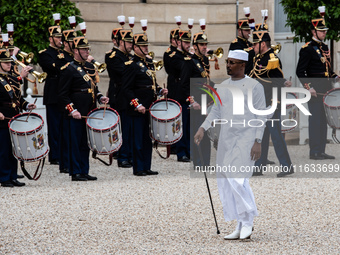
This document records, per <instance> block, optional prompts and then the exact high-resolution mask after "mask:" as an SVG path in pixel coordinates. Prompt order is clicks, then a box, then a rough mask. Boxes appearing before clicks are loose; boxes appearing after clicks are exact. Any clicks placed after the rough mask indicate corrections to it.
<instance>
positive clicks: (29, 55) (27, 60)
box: [18, 50, 34, 64]
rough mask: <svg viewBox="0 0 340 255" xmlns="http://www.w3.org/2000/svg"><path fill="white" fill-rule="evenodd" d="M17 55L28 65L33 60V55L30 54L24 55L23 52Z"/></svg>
mask: <svg viewBox="0 0 340 255" xmlns="http://www.w3.org/2000/svg"><path fill="white" fill-rule="evenodd" d="M18 55H19V56H20V57H21V58H23V59H24V60H25V62H26V63H28V64H30V63H31V62H32V60H33V58H34V53H32V52H30V53H26V52H23V51H21V50H20V51H19V52H18Z"/></svg>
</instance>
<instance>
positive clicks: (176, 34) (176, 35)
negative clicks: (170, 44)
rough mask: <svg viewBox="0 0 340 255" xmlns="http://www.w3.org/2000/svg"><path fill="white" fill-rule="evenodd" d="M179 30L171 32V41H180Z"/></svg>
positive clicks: (175, 29)
mask: <svg viewBox="0 0 340 255" xmlns="http://www.w3.org/2000/svg"><path fill="white" fill-rule="evenodd" d="M179 31H180V29H179V28H174V29H172V30H171V31H170V41H171V39H178V38H179Z"/></svg>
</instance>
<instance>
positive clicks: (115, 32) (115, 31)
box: [111, 27, 122, 40]
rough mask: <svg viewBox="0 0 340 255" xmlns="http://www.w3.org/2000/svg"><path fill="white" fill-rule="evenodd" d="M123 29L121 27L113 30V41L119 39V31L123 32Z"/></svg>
mask: <svg viewBox="0 0 340 255" xmlns="http://www.w3.org/2000/svg"><path fill="white" fill-rule="evenodd" d="M121 29H122V28H121V27H118V28H114V29H112V33H111V39H112V40H113V39H116V40H117V39H118V38H117V37H118V32H119V30H121Z"/></svg>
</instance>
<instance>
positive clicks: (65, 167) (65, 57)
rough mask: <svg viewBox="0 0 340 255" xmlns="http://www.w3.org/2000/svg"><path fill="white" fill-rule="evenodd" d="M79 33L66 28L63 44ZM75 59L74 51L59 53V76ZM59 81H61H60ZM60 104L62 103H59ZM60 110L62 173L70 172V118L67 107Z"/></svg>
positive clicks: (60, 158) (60, 161) (60, 163)
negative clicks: (62, 68)
mask: <svg viewBox="0 0 340 255" xmlns="http://www.w3.org/2000/svg"><path fill="white" fill-rule="evenodd" d="M76 35H77V33H76V32H75V31H74V30H73V29H69V30H64V31H63V36H62V40H63V44H66V43H67V44H69V46H70V47H71V46H72V45H70V42H72V41H73V38H75V37H76ZM71 61H73V53H72V52H69V51H66V50H63V53H62V54H60V55H59V57H58V58H57V60H56V68H57V70H58V72H59V74H58V78H59V76H60V68H61V67H63V66H64V65H66V64H67V63H69V62H71ZM58 83H59V81H58ZM59 106H60V104H59ZM59 110H60V111H61V113H62V116H61V123H60V127H61V128H60V136H59V155H60V157H59V170H60V172H61V173H68V172H69V149H68V144H69V142H68V141H69V133H68V130H69V125H70V124H69V122H70V119H69V117H68V116H67V114H66V112H65V108H64V107H63V106H60V107H59Z"/></svg>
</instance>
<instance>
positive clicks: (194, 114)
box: [180, 32, 212, 166]
mask: <svg viewBox="0 0 340 255" xmlns="http://www.w3.org/2000/svg"><path fill="white" fill-rule="evenodd" d="M192 44H193V48H194V50H195V53H194V54H193V55H192V56H191V60H190V61H185V62H184V63H185V64H184V65H183V71H182V75H181V86H180V87H181V89H182V93H181V94H182V101H183V99H184V98H185V100H186V101H187V107H189V108H190V114H189V115H190V123H189V125H190V128H189V130H198V128H199V127H200V125H201V124H202V123H203V121H204V119H205V116H204V115H202V114H201V92H200V91H201V90H200V89H199V88H202V87H203V84H204V83H207V84H208V85H212V84H211V82H210V76H209V75H210V64H209V59H208V58H207V57H206V54H207V45H208V37H207V35H206V34H205V33H204V32H199V33H196V34H194V36H193V39H192ZM191 78H197V79H194V80H192V81H190V79H191ZM198 78H201V79H198ZM191 83H192V84H191ZM194 132H195V131H194ZM191 135H194V134H191ZM200 144H201V146H202V148H205V153H204V154H203V160H204V165H209V163H210V141H209V138H208V137H207V136H205V137H204V138H203V140H202V141H201V143H200ZM190 154H191V155H192V156H193V158H192V159H193V163H194V166H201V165H203V162H201V160H200V158H199V157H198V151H197V147H196V145H194V144H193V141H192V139H190ZM191 155H190V156H191Z"/></svg>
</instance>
